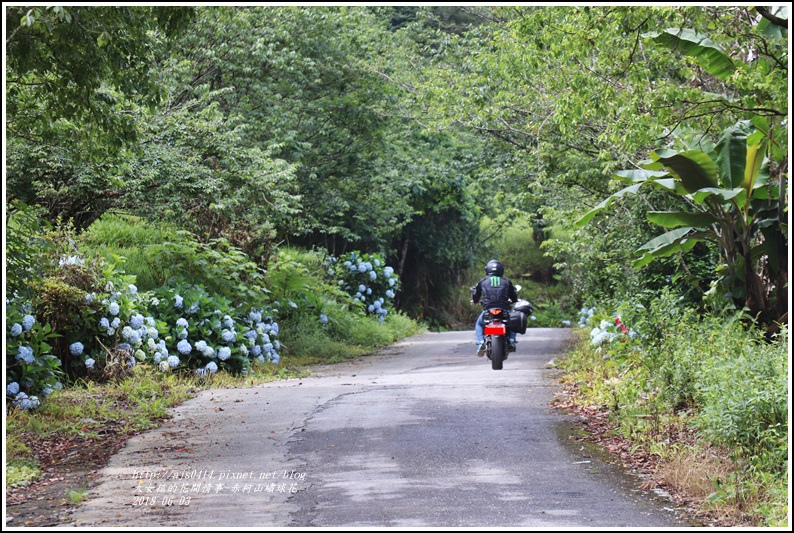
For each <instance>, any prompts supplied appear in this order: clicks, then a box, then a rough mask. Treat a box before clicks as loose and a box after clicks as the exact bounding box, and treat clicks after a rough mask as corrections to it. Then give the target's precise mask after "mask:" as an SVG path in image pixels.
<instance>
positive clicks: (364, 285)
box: [325, 251, 400, 322]
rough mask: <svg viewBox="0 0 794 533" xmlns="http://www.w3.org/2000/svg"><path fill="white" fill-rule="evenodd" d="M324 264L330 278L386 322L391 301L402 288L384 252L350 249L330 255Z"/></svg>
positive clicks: (358, 302)
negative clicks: (339, 254)
mask: <svg viewBox="0 0 794 533" xmlns="http://www.w3.org/2000/svg"><path fill="white" fill-rule="evenodd" d="M325 268H326V270H327V272H328V275H329V276H330V277H331V279H332V280H333V281H334V282H335V283H336V284H337V285H338V286H339V287H340V288H341V289H342V290H344V291H345V292H346V293H347V294H349V295H350V297H351V298H352V300H353V303H355V304H361V305H362V307H363V308H364V309H365V311H366V312H367V313H369V314H372V315H376V316H377V317H378V320H380V321H381V322H383V320H385V318H386V316H387V315H388V314H389V309H392V308H393V305H392V301H393V299H394V297H395V295H396V293H397V291H398V290H399V289H400V283H399V279H398V277H397V275H396V274H395V273H394V268H393V267H390V266H388V265H386V260H385V259H384V257H383V255H382V254H378V253H368V254H367V253H365V254H362V253H360V252H358V251H354V252H350V253H349V254H345V255H344V256H341V257H333V256H332V257H329V258H328V260H327V261H326V262H325Z"/></svg>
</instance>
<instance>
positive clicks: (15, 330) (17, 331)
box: [11, 323, 22, 337]
mask: <svg viewBox="0 0 794 533" xmlns="http://www.w3.org/2000/svg"><path fill="white" fill-rule="evenodd" d="M21 334H22V325H21V324H16V323H15V324H14V325H13V326H11V335H13V336H14V337H16V336H17V335H21Z"/></svg>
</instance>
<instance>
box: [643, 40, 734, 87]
mask: <svg viewBox="0 0 794 533" xmlns="http://www.w3.org/2000/svg"><path fill="white" fill-rule="evenodd" d="M642 36H643V37H646V38H651V39H653V40H654V41H656V42H657V43H659V44H662V45H664V46H667V47H668V48H670V49H672V50H680V51H681V53H682V54H684V55H686V56H689V57H692V58H693V59H695V60H696V62H697V64H698V65H700V66H701V67H703V70H705V71H706V72H708V73H709V74H711V75H712V76H716V77H717V78H720V79H722V80H727V79H728V78H729V77H730V76H731V74H733V72H734V71H735V70H736V65H734V63H733V61H732V60H731V58H730V56H728V54H726V53H725V52H724V51H723V50H722V48H720V47H719V46H717V45H716V44H715V43H713V42H712V41H711V39H709V38H708V37H706V36H705V35H701V34H699V33H696V32H695V31H693V30H690V29H685V28H667V29H666V30H664V31H661V32H649V33H644V34H642Z"/></svg>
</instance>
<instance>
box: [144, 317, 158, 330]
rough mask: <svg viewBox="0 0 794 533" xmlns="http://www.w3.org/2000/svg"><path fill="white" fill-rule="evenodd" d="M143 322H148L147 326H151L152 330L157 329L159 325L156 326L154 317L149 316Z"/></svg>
mask: <svg viewBox="0 0 794 533" xmlns="http://www.w3.org/2000/svg"><path fill="white" fill-rule="evenodd" d="M143 321H144V322H146V325H147V326H149V327H150V328H154V327H157V324H155V322H154V317H153V316H147V317H146V318H145V319H144V320H143Z"/></svg>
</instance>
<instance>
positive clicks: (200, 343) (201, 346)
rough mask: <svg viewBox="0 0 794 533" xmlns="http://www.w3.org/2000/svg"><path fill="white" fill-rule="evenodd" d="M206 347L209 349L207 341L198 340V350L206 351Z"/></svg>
mask: <svg viewBox="0 0 794 533" xmlns="http://www.w3.org/2000/svg"><path fill="white" fill-rule="evenodd" d="M206 349H207V341H198V342H197V343H196V350H198V351H200V352H201V353H204V351H205V350H206Z"/></svg>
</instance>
